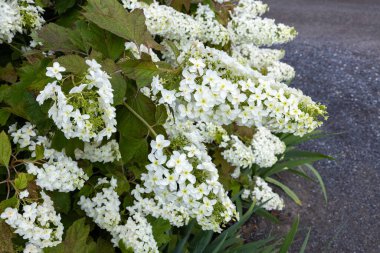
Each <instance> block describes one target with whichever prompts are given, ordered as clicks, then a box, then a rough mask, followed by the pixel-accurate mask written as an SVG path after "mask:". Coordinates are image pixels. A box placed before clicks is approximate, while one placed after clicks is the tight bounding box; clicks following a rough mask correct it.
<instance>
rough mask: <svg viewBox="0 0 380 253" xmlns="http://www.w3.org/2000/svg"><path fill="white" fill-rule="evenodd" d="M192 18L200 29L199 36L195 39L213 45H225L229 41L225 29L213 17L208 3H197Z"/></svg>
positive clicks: (213, 14)
mask: <svg viewBox="0 0 380 253" xmlns="http://www.w3.org/2000/svg"><path fill="white" fill-rule="evenodd" d="M194 18H195V20H196V21H197V22H198V23H199V26H200V28H199V29H200V31H201V36H198V37H196V39H198V40H201V41H203V42H210V43H211V44H214V45H225V44H226V43H227V42H228V41H229V39H230V38H229V34H228V31H227V29H226V28H225V27H224V26H222V25H221V24H220V23H219V22H218V21H217V20H216V19H215V13H214V12H213V11H212V10H211V9H210V6H209V5H202V4H199V5H198V8H197V12H196V15H195V17H194Z"/></svg>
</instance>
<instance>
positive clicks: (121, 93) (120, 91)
mask: <svg viewBox="0 0 380 253" xmlns="http://www.w3.org/2000/svg"><path fill="white" fill-rule="evenodd" d="M111 84H112V89H113V104H114V105H121V104H123V102H124V97H125V92H126V91H127V83H126V81H125V80H124V78H123V77H122V76H121V75H120V74H113V75H111Z"/></svg>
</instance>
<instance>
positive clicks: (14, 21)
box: [0, 0, 45, 44]
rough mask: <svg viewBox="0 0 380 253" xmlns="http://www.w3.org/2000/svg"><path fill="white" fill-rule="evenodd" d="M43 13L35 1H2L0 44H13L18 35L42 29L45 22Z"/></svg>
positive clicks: (0, 2)
mask: <svg viewBox="0 0 380 253" xmlns="http://www.w3.org/2000/svg"><path fill="white" fill-rule="evenodd" d="M43 12H44V10H43V9H42V8H40V7H39V6H36V5H35V3H34V1H33V0H0V44H1V43H3V42H7V43H11V42H12V40H13V37H14V36H15V35H16V33H25V34H28V33H30V32H31V31H34V30H38V29H40V28H41V26H42V25H43V24H44V22H45V20H44V19H43V17H42V16H41V15H42V14H43Z"/></svg>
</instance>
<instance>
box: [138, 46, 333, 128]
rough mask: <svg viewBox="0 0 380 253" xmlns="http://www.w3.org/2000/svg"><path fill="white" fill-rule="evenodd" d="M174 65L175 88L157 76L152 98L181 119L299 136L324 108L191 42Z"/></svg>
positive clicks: (315, 124) (221, 53) (315, 123)
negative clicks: (177, 70) (178, 74)
mask: <svg viewBox="0 0 380 253" xmlns="http://www.w3.org/2000/svg"><path fill="white" fill-rule="evenodd" d="M178 61H179V62H180V63H181V64H183V65H184V69H183V71H182V78H183V79H182V80H181V81H180V83H179V88H178V90H169V89H166V88H165V82H166V80H161V79H160V78H158V77H156V78H154V79H153V81H152V85H151V91H150V92H144V93H145V94H147V95H150V96H151V98H152V99H153V100H156V101H157V102H158V103H159V104H166V105H168V106H170V107H171V108H172V109H173V111H174V117H175V118H176V119H179V120H192V121H203V122H211V123H214V124H216V125H229V124H231V123H233V122H235V123H237V124H238V125H240V126H247V127H252V126H256V127H259V126H265V127H266V128H268V129H269V130H271V131H273V132H283V133H294V134H295V135H303V134H305V133H308V132H311V131H313V130H314V129H315V128H317V127H318V126H320V125H321V124H322V122H321V121H320V120H319V118H320V117H322V116H324V115H325V108H324V106H321V105H319V104H317V103H315V102H313V101H312V100H311V98H310V97H308V96H305V95H303V93H302V91H300V90H297V89H294V88H290V87H288V86H287V85H285V84H283V83H279V82H276V81H274V80H273V79H270V78H267V77H265V76H263V75H261V74H260V73H259V72H257V71H255V70H253V69H252V68H250V67H249V66H245V65H242V64H240V63H239V62H238V61H237V60H236V59H234V58H232V57H230V56H228V55H227V54H226V53H225V52H224V51H220V50H217V49H213V48H209V47H205V46H204V45H203V44H202V43H200V42H193V43H190V45H189V48H188V49H187V50H186V51H184V52H183V53H182V54H181V55H180V56H179V57H178Z"/></svg>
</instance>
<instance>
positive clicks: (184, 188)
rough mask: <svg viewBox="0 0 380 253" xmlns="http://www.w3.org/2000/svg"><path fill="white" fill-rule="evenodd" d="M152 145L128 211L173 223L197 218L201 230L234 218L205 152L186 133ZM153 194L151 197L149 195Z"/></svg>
mask: <svg viewBox="0 0 380 253" xmlns="http://www.w3.org/2000/svg"><path fill="white" fill-rule="evenodd" d="M173 127H174V126H173ZM169 145H172V146H173V147H175V150H174V151H173V152H172V153H170V152H169V151H168V150H167V148H168V147H169ZM151 148H152V151H151V153H150V154H149V156H148V159H149V160H150V161H151V164H149V165H147V166H146V169H147V170H148V171H147V173H144V174H142V176H141V180H142V182H143V183H142V185H137V187H136V188H135V189H134V190H133V191H132V193H133V195H134V197H135V199H136V201H135V202H134V205H133V206H131V207H129V208H128V210H129V211H130V212H131V213H134V212H140V213H143V214H145V215H147V214H150V215H152V216H154V217H161V218H164V219H166V220H168V221H169V222H170V223H171V224H172V225H175V226H183V225H186V224H187V223H188V222H189V220H190V218H196V220H197V221H198V223H199V225H201V227H202V229H204V230H213V231H216V232H220V231H221V227H220V226H221V225H223V224H225V223H227V222H229V221H230V220H231V219H233V218H234V217H237V213H236V210H235V206H234V204H233V203H232V201H231V200H230V199H229V197H228V195H227V192H226V191H225V190H224V189H223V186H222V185H221V184H220V183H219V181H218V177H219V175H218V170H217V168H216V167H215V165H214V164H213V163H212V159H211V157H210V156H209V155H208V154H207V152H205V151H204V150H200V149H199V148H197V146H196V145H194V144H192V140H188V139H187V138H186V136H177V137H176V138H174V139H172V143H171V142H170V141H169V140H165V138H164V137H163V136H162V135H159V136H157V138H156V139H155V140H153V141H152V142H151ZM167 155H168V156H169V158H168V156H167ZM152 193H153V194H154V195H153V196H154V197H150V195H152Z"/></svg>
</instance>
